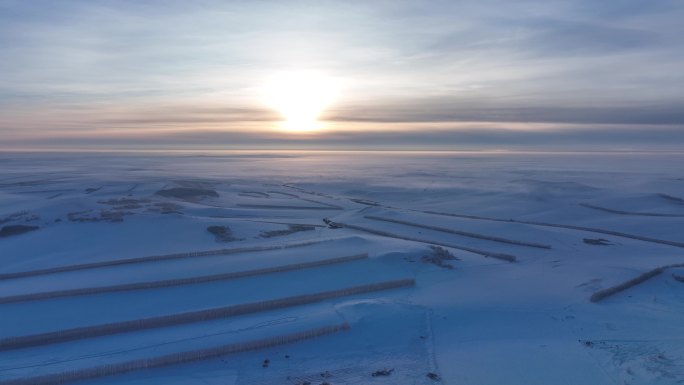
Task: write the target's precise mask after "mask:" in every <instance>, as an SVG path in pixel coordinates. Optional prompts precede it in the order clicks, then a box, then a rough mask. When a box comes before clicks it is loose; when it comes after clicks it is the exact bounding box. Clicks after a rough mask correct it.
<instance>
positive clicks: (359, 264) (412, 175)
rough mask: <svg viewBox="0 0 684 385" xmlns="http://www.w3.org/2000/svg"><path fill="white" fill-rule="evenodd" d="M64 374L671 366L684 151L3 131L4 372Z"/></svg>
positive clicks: (125, 376)
mask: <svg viewBox="0 0 684 385" xmlns="http://www.w3.org/2000/svg"><path fill="white" fill-rule="evenodd" d="M452 256H453V258H452ZM649 272H650V273H649ZM642 274H645V275H643V276H641V275H642ZM630 280H632V281H631V282H630ZM625 282H627V284H625V285H623V286H620V285H621V284H623V283H625ZM632 284H633V285H632ZM611 288H614V290H610V289H611ZM143 367H148V368H145V369H142V368H143ZM133 369H135V370H133ZM104 374H110V375H107V376H103V375H104ZM76 379H80V381H81V382H80V383H92V384H99V385H105V384H106V385H114V384H135V385H138V384H170V385H175V384H178V385H180V384H212V385H214V384H216V385H218V384H240V385H246V384H286V385H305V384H309V385H318V384H325V383H327V384H330V385H337V384H350V385H351V384H354V385H365V384H378V385H381V384H388V385H389V384H453V385H503V384H509V385H512V384H520V385H532V384H539V385H565V384H567V385H580V384H581V385H585V384H616V385H618V384H619V385H624V384H682V383H684V154H675V153H671V154H653V153H612V154H598V153H565V154H541V153H535V154H533V153H399V152H385V153H382V152H377V153H361V152H359V153H347V152H345V153H342V152H329V153H325V152H305V153H296V152H270V153H267V152H225V153H211V152H209V153H204V154H197V153H173V154H164V153H125V154H114V153H77V154H73V153H71V154H68V153H11V152H6V153H0V384H2V385H8V384H36V383H44V384H53V383H61V382H65V383H67V382H71V381H72V380H76Z"/></svg>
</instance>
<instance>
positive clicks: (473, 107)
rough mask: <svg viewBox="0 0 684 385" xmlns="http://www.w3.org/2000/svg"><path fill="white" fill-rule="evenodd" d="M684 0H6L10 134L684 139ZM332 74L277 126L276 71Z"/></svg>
mask: <svg viewBox="0 0 684 385" xmlns="http://www.w3.org/2000/svg"><path fill="white" fill-rule="evenodd" d="M682 20H684V2H682V1H674V0H673V1H666V0H649V1H644V0H611V1H596V0H578V1H548V0H547V1H536V0H535V1H525V0H522V1H505V0H472V1H456V0H452V1H217V0H202V1H192V0H186V1H174V0H168V1H161V0H159V1H144V2H143V1H133V0H31V1H26V0H0V148H19V147H27V148H30V147H45V148H47V147H55V148H74V147H88V148H90V147H116V148H139V147H145V148H155V147H176V148H184V147H186V146H191V147H202V146H206V147H210V148H259V147H290V148H298V147H306V148H345V149H349V148H352V149H353V148H357V147H358V148H405V149H412V148H421V149H422V148H440V149H448V148H453V149H458V148H460V147H461V146H470V147H495V148H506V147H508V146H532V147H534V146H547V145H553V146H561V147H562V146H563V145H568V146H574V147H582V146H596V145H601V146H604V147H611V146H614V147H618V148H636V147H639V146H642V145H648V146H665V147H671V148H672V147H675V148H676V147H678V146H681V145H684V140H683V139H684V39H683V38H682V37H683V36H684V22H682ZM301 70H306V71H315V72H316V73H323V74H326V75H327V76H329V77H330V78H332V79H335V81H336V82H337V83H336V84H339V91H338V93H337V97H336V98H335V100H334V101H333V102H332V103H331V104H330V105H329V106H328V108H327V109H326V110H325V111H324V112H323V113H322V115H321V120H322V121H324V123H325V128H324V129H322V130H320V131H316V132H310V133H306V134H299V133H297V134H293V133H288V132H283V131H279V130H278V129H277V124H278V121H279V120H281V116H280V115H279V114H278V112H277V111H274V110H273V109H272V108H270V107H269V106H268V105H266V104H265V103H264V101H263V97H261V96H260V89H261V88H262V86H263V84H264V82H267V79H269V77H271V76H272V75H273V74H276V73H283V72H284V73H287V71H301Z"/></svg>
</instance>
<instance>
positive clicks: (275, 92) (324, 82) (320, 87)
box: [262, 71, 338, 132]
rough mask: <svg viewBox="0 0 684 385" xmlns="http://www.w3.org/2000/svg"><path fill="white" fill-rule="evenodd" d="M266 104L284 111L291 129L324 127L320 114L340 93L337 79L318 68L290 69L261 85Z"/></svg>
mask: <svg viewBox="0 0 684 385" xmlns="http://www.w3.org/2000/svg"><path fill="white" fill-rule="evenodd" d="M262 93H263V96H262V97H263V99H264V101H265V102H266V104H267V105H269V106H270V107H271V108H273V109H275V110H276V111H278V113H280V115H282V117H283V119H284V121H283V122H281V128H282V129H283V130H286V131H289V132H306V131H315V130H320V129H322V128H323V124H322V123H321V122H319V120H318V118H319V116H320V115H321V113H322V112H323V111H324V110H325V109H326V108H327V107H328V106H329V105H330V104H331V103H332V102H333V100H334V99H335V97H336V96H337V93H338V83H337V81H336V80H335V79H334V78H332V77H330V76H327V75H325V74H322V73H320V72H315V71H290V72H282V73H279V74H276V75H274V76H272V77H271V78H270V79H268V81H267V82H266V84H265V86H264V87H263V89H262Z"/></svg>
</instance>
